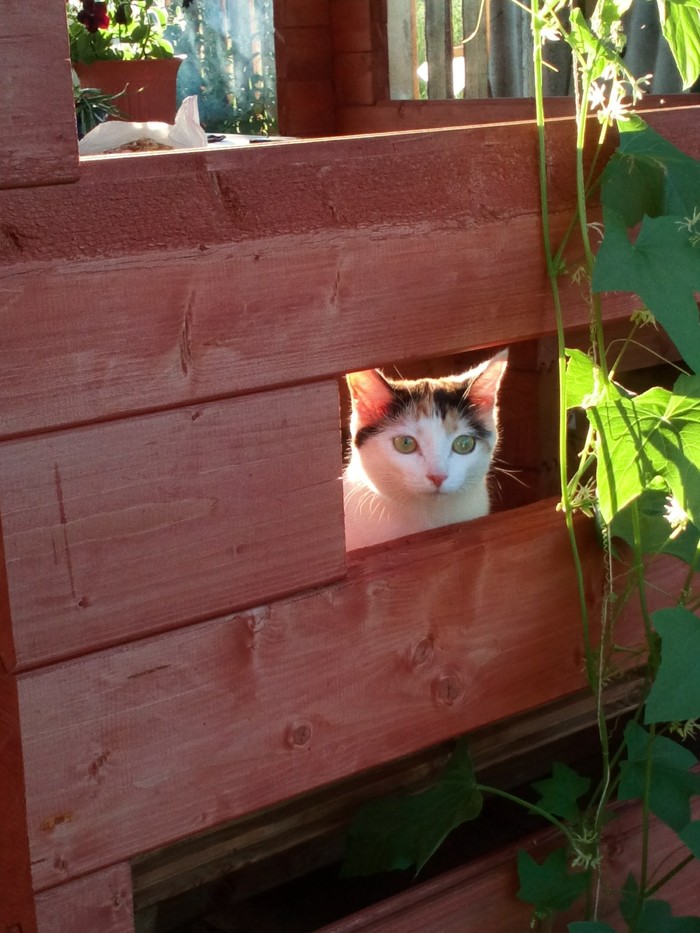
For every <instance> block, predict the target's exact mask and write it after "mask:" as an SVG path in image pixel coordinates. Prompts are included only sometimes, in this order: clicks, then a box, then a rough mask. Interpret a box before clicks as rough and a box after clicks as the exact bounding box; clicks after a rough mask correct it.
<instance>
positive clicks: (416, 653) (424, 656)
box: [408, 637, 433, 667]
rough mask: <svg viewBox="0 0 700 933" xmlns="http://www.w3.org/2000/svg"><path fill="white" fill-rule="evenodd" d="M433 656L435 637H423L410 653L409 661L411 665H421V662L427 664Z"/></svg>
mask: <svg viewBox="0 0 700 933" xmlns="http://www.w3.org/2000/svg"><path fill="white" fill-rule="evenodd" d="M432 656H433V639H432V638H430V637H429V638H421V640H420V641H419V642H418V643H417V644H416V645H414V647H413V650H412V651H411V652H410V654H409V658H408V663H409V666H410V667H419V666H420V665H421V664H427V663H428V661H430V659H431V658H432Z"/></svg>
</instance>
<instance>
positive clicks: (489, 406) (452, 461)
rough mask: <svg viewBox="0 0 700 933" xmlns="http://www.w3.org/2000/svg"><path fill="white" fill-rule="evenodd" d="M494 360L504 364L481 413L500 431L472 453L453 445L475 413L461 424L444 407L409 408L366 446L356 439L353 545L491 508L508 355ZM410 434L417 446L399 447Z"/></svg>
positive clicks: (348, 532) (348, 476)
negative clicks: (439, 411) (426, 411)
mask: <svg viewBox="0 0 700 933" xmlns="http://www.w3.org/2000/svg"><path fill="white" fill-rule="evenodd" d="M494 360H496V361H498V372H497V374H496V375H495V376H494V375H492V376H491V382H492V383H493V386H490V387H489V388H490V389H491V396H490V402H489V401H488V400H487V402H486V403H485V404H486V407H483V406H482V407H481V409H480V421H481V422H482V423H485V424H486V426H487V427H489V428H490V429H491V431H492V433H491V436H490V438H487V439H482V440H477V442H476V446H475V448H474V450H473V451H472V452H471V453H468V454H459V453H456V452H455V451H453V450H452V442H453V441H454V439H455V438H456V437H459V436H460V435H462V434H473V429H472V426H471V425H470V423H469V421H468V420H466V419H460V420H461V423H460V424H458V425H457V426H456V428H455V429H453V430H448V429H447V427H446V425H445V423H444V422H443V420H442V419H441V418H440V417H439V416H437V415H435V416H433V417H424V416H418V417H416V416H407V417H406V418H403V419H401V420H400V421H396V422H393V423H392V424H391V426H390V427H389V428H388V429H386V430H383V431H381V432H380V433H378V434H374V435H373V436H371V437H369V438H367V439H366V440H365V442H364V443H363V444H362V446H361V447H360V448H358V447H356V446H355V445H354V444H353V449H352V454H351V459H350V462H349V464H348V467H347V469H346V471H345V475H344V476H343V490H344V497H345V538H346V544H347V547H348V550H354V549H356V548H361V547H367V546H369V545H372V544H377V543H379V542H381V541H387V540H389V539H391V538H399V537H402V536H403V535H408V534H413V533H415V532H418V531H426V530H428V529H430V528H437V527H439V526H441V525H448V524H452V523H454V522H463V521H468V520H470V519H473V518H478V517H479V516H481V515H486V514H488V511H489V493H488V488H487V475H488V471H489V467H490V465H491V460H492V456H493V449H494V446H495V443H496V439H497V410H496V406H495V397H496V392H497V389H498V384H499V383H500V378H501V376H502V373H503V370H504V368H505V355H499V357H495V358H494ZM493 362H494V361H489V363H487V364H483V365H482V366H481V367H479V368H478V369H477V370H474V371H472V373H468V374H464V375H463V376H461V377H456V378H458V379H461V380H466V381H471V380H470V378H469V377H472V379H473V377H474V374H476V375H477V376H478V375H480V374H481V373H484V372H485V371H486V368H487V367H488V366H490V365H491V364H492V363H493ZM351 378H352V377H349V381H350V379H351ZM351 389H352V383H351ZM361 404H362V401H360V402H359V404H358V402H357V399H354V401H353V422H352V425H351V430H352V433H353V436H354V433H355V431H356V430H357V429H358V427H359V423H360V420H361V415H360V414H359V413H358V407H361ZM404 434H405V435H409V436H411V437H413V438H415V439H416V441H417V442H418V448H417V450H416V451H415V452H413V453H410V454H406V453H400V452H399V451H397V450H396V449H395V447H394V445H393V439H394V438H395V437H396V436H399V435H404ZM438 473H439V474H446V477H447V478H446V479H445V480H444V482H443V483H442V484H441V485H440V486H439V487H438V486H436V485H435V483H434V482H433V481H432V480H431V479H430V478H429V477H430V476H431V474H432V475H434V474H438Z"/></svg>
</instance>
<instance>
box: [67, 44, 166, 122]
mask: <svg viewBox="0 0 700 933" xmlns="http://www.w3.org/2000/svg"><path fill="white" fill-rule="evenodd" d="M181 64H182V58H179V57H178V58H153V59H143V60H141V61H127V62H124V61H99V62H93V63H92V64H91V65H84V64H81V63H77V64H75V65H73V67H74V68H75V71H76V72H77V74H78V77H79V78H80V83H81V85H82V86H83V87H97V88H100V90H101V91H103V92H104V93H105V94H119V93H120V92H121V91H123V90H124V88H126V92H125V93H124V94H123V95H122V96H121V97H120V98H119V99H118V100H116V101H115V103H116V105H117V106H118V107H119V109H120V110H121V111H122V113H123V114H125V117H126V119H127V120H131V121H137V122H142V121H146V120H162V121H163V122H165V123H173V122H174V120H175V113H176V111H177V98H176V88H175V83H176V80H177V71H178V68H179V67H180V65H181Z"/></svg>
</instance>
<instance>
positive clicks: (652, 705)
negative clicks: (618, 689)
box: [644, 606, 700, 723]
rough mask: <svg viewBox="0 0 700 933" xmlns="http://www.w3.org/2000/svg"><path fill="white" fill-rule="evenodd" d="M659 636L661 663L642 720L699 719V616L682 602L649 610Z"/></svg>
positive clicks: (648, 721)
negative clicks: (653, 610)
mask: <svg viewBox="0 0 700 933" xmlns="http://www.w3.org/2000/svg"><path fill="white" fill-rule="evenodd" d="M652 621H653V624H654V628H655V629H656V631H657V632H658V633H659V635H660V636H661V664H660V665H659V671H658V673H657V675H656V679H655V680H654V684H653V686H652V688H651V691H650V693H649V697H648V699H647V702H646V707H645V711H644V721H645V722H646V723H652V722H683V721H685V720H687V719H700V619H698V617H697V616H696V615H695V614H694V613H692V612H690V610H688V609H685V608H683V607H682V606H676V607H674V608H671V609H659V610H658V611H657V612H654V613H653V614H652Z"/></svg>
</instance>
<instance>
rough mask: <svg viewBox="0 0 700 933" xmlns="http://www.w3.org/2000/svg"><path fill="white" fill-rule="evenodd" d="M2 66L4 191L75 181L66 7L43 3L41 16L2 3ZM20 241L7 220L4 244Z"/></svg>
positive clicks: (2, 228)
mask: <svg viewBox="0 0 700 933" xmlns="http://www.w3.org/2000/svg"><path fill="white" fill-rule="evenodd" d="M0 61H1V62H2V82H1V83H0V127H2V134H0V188H14V187H26V186H31V185H47V184H49V185H50V184H55V183H58V182H67V181H75V180H77V178H78V136H77V133H76V127H75V107H74V104H73V94H72V90H71V77H70V68H69V65H68V32H67V27H66V11H65V4H63V3H46V4H42V7H41V15H37V10H36V9H35V8H33V7H32V6H31V5H28V4H26V3H16V2H7V3H3V7H2V16H1V17H0ZM47 88H51V93H50V94H49V93H47ZM2 214H3V212H2V210H1V209H0V217H2ZM17 236H19V238H20V239H19V245H21V233H17V232H16V231H15V229H14V228H13V226H12V224H11V223H7V222H6V220H5V218H4V217H3V220H2V223H1V224H0V244H1V243H2V242H3V240H4V239H5V238H6V239H7V242H8V243H10V244H17V243H18V240H17Z"/></svg>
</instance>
